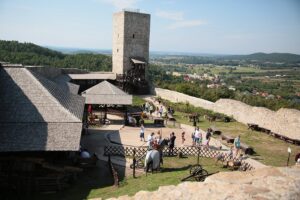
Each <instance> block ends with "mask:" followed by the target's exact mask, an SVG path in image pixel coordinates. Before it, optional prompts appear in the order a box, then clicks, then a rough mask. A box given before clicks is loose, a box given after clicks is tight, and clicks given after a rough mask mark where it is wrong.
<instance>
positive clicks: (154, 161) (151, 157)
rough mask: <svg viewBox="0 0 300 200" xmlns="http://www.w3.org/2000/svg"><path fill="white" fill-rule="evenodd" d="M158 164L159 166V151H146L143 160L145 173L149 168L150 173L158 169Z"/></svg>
mask: <svg viewBox="0 0 300 200" xmlns="http://www.w3.org/2000/svg"><path fill="white" fill-rule="evenodd" d="M159 164H160V155H159V151H157V150H150V151H148V152H147V154H146V158H145V168H146V172H148V170H149V168H150V166H151V171H153V170H157V169H159Z"/></svg>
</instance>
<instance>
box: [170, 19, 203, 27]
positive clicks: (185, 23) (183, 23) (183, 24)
mask: <svg viewBox="0 0 300 200" xmlns="http://www.w3.org/2000/svg"><path fill="white" fill-rule="evenodd" d="M204 24H206V22H205V21H203V20H183V21H177V22H175V23H173V24H171V25H170V26H168V27H167V28H168V29H177V28H188V27H195V26H201V25H204Z"/></svg>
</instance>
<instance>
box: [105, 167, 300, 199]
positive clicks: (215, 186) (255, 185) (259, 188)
mask: <svg viewBox="0 0 300 200" xmlns="http://www.w3.org/2000/svg"><path fill="white" fill-rule="evenodd" d="M299 189H300V166H293V167H282V168H275V167H265V168H261V169H257V170H253V171H248V172H238V171H237V172H221V173H218V174H215V175H212V176H210V177H208V178H207V179H206V180H205V182H183V183H181V184H179V185H177V186H174V185H171V186H161V187H159V189H158V190H157V191H153V192H148V191H140V192H138V193H136V194H135V195H134V196H132V197H129V196H121V197H119V198H112V199H111V200H113V199H114V200H115V199H118V200H140V199H142V200H152V199H155V200H177V199H178V200H179V199H180V200H196V199H197V200H201V199H203V200H204V199H205V200H206V199H214V200H218V199H220V200H221V199H222V200H224V199H226V200H231V199H234V200H248V199H256V200H268V199H270V200H274V199H282V200H299V199H300V190H299Z"/></svg>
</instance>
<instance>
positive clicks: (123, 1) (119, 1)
mask: <svg viewBox="0 0 300 200" xmlns="http://www.w3.org/2000/svg"><path fill="white" fill-rule="evenodd" d="M100 1H101V2H104V3H107V4H111V5H112V6H114V7H115V8H116V9H118V10H121V9H124V8H134V7H136V3H137V2H138V1H139V0H100Z"/></svg>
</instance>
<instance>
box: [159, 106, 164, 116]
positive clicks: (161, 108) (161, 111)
mask: <svg viewBox="0 0 300 200" xmlns="http://www.w3.org/2000/svg"><path fill="white" fill-rule="evenodd" d="M163 112H164V109H163V107H162V106H160V109H159V116H160V117H162V114H163Z"/></svg>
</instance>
